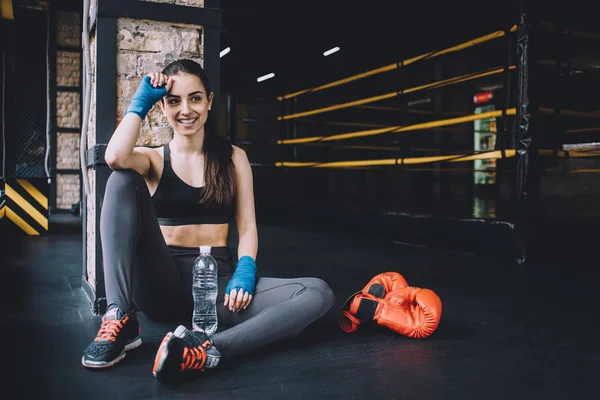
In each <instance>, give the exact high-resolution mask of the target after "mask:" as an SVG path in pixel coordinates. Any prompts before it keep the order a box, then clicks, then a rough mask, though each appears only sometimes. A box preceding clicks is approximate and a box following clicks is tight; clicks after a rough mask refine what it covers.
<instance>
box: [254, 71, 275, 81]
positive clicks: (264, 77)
mask: <svg viewBox="0 0 600 400" xmlns="http://www.w3.org/2000/svg"><path fill="white" fill-rule="evenodd" d="M274 76H275V74H274V73H272V72H271V73H270V74H266V75H263V76H259V77H258V78H256V82H262V81H266V80H267V79H271V78H272V77H274Z"/></svg>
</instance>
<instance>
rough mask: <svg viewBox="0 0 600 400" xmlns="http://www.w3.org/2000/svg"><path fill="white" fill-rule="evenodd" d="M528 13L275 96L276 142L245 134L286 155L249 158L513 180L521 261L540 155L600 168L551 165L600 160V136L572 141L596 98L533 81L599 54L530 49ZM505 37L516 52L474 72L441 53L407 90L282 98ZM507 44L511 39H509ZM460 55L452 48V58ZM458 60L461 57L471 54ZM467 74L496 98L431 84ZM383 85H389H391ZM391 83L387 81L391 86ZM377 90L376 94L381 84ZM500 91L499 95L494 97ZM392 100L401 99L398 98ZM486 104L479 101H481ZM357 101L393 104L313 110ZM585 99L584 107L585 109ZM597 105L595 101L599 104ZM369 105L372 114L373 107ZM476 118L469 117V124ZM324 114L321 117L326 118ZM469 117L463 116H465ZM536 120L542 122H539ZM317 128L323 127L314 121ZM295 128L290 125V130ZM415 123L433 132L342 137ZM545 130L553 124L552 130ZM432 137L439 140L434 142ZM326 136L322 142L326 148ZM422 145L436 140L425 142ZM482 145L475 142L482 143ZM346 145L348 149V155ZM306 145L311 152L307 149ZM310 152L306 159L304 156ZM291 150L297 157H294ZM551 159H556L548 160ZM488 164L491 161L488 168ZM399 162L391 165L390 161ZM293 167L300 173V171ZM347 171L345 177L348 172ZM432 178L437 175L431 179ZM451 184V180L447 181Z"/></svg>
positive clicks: (580, 66)
mask: <svg viewBox="0 0 600 400" xmlns="http://www.w3.org/2000/svg"><path fill="white" fill-rule="evenodd" d="M520 16H521V18H520V21H519V23H518V24H517V25H513V26H512V27H511V28H510V29H507V30H502V31H500V30H498V31H495V32H492V33H490V34H488V35H484V36H480V37H477V38H475V39H472V40H470V41H467V42H464V43H462V44H458V45H456V46H453V47H449V48H446V49H443V50H439V51H429V52H426V53H424V54H421V55H418V56H415V57H411V58H406V59H405V60H403V61H400V62H397V63H393V64H390V65H386V66H383V67H380V68H376V69H372V70H370V71H366V72H363V73H361V74H356V75H353V76H349V77H346V78H343V79H338V80H335V81H333V82H329V83H326V84H323V85H320V86H315V87H313V88H309V89H304V90H300V91H296V92H293V93H289V94H285V95H283V96H279V97H277V98H276V99H277V101H278V102H279V103H282V105H285V107H281V112H280V114H279V115H278V116H276V114H275V113H274V114H275V115H273V114H272V117H271V119H272V120H270V121H269V122H286V121H287V123H286V124H282V128H281V129H282V131H281V133H280V135H279V136H270V137H271V138H272V139H271V141H270V142H268V143H260V142H258V141H249V142H245V143H244V144H249V145H255V144H258V145H261V144H262V145H264V144H267V145H268V146H273V147H276V148H279V149H280V150H281V152H279V154H278V155H275V157H269V159H266V162H264V163H251V165H254V166H261V167H262V166H266V167H272V168H273V167H274V168H276V169H285V168H292V169H296V170H297V169H315V168H322V169H330V170H335V169H338V170H340V169H352V170H378V169H386V168H396V169H397V170H398V171H403V172H402V173H404V172H414V171H429V172H434V173H435V174H434V175H432V176H431V177H427V178H426V179H434V180H435V179H453V180H454V179H469V180H471V184H473V179H475V180H476V183H475V185H478V184H488V183H491V184H495V185H504V184H507V185H508V186H510V187H511V188H512V191H513V194H512V195H511V197H510V198H508V197H507V195H506V194H498V193H496V194H495V196H497V198H496V201H500V200H499V199H500V198H501V197H505V198H506V200H507V201H510V202H511V203H515V204H514V205H515V208H514V209H513V210H512V211H511V212H510V215H509V214H507V216H508V218H510V219H511V221H513V222H514V223H515V226H517V225H519V228H518V229H517V228H515V236H516V237H518V238H517V239H516V241H517V242H518V243H519V245H518V247H519V250H518V251H517V253H518V255H517V260H518V261H519V262H523V261H524V260H525V255H524V254H525V253H524V248H525V246H524V243H525V240H524V235H525V234H526V231H527V226H528V224H529V221H530V220H529V217H528V212H529V208H528V207H529V204H530V200H534V196H535V194H534V191H535V185H536V182H537V180H536V179H539V174H540V172H539V171H538V170H537V169H538V165H539V166H541V168H542V169H543V170H544V171H547V172H559V173H560V172H562V173H572V174H597V173H600V168H594V167H593V166H590V168H586V167H585V166H582V164H581V163H573V164H571V163H568V162H562V161H561V162H560V164H558V165H562V164H564V165H565V166H576V167H577V168H574V169H571V170H566V169H565V168H562V169H561V168H551V166H555V165H557V162H558V161H555V160H568V159H575V158H582V159H584V158H585V159H591V160H593V159H597V158H600V144H595V146H596V147H595V148H594V146H592V148H591V149H583V148H577V147H575V146H576V145H575V144H570V143H566V142H569V141H571V142H575V141H593V139H588V138H587V137H586V136H585V133H587V132H597V131H600V127H595V126H593V125H592V124H587V123H586V119H588V118H589V119H597V118H599V117H600V112H599V111H594V110H592V111H589V110H585V108H588V105H587V104H583V107H581V106H580V103H579V102H574V103H570V102H569V103H566V102H565V101H563V99H562V98H558V97H557V98H555V96H554V93H552V96H548V97H545V96H543V95H542V94H541V93H542V91H536V90H534V89H538V88H545V87H543V86H540V87H538V86H536V85H537V84H538V83H540V84H541V83H542V78H544V77H546V76H547V75H549V76H553V75H554V74H555V72H554V71H555V70H556V71H557V72H558V73H559V75H560V76H561V77H562V76H571V75H572V76H584V77H587V76H588V75H584V74H583V73H584V72H586V73H587V72H600V68H596V67H595V66H594V64H593V60H592V61H587V60H586V59H585V58H573V57H571V59H568V56H565V57H563V58H561V57H560V56H557V57H556V59H555V57H554V52H552V51H550V53H551V54H552V55H546V56H545V57H544V56H543V55H542V54H541V53H542V52H540V53H537V52H536V51H537V50H538V49H540V50H541V49H544V47H543V46H539V47H537V46H535V48H534V50H533V51H532V50H531V47H532V46H531V43H530V38H531V37H532V29H533V28H532V27H533V24H531V23H530V22H531V21H530V19H529V17H527V18H526V17H525V16H526V13H525V12H523V9H522V11H521V15H520ZM546 28H547V26H546ZM538 30H539V29H538ZM555 31H556V32H558V33H560V34H561V35H570V36H575V37H579V38H583V39H593V40H598V39H600V35H596V34H590V33H588V32H581V31H573V30H566V29H555ZM513 34H514V35H513ZM552 36H554V35H552ZM502 37H504V38H505V40H506V51H507V53H508V54H507V56H506V57H503V58H504V60H502V61H500V62H494V61H493V60H492V59H488V58H485V59H484V58H482V59H480V60H479V62H477V63H476V64H477V67H474V66H473V67H466V68H469V69H473V70H475V71H474V72H469V73H466V74H465V73H464V70H465V69H466V68H465V67H460V68H465V69H463V70H462V71H460V69H458V68H454V67H453V66H452V64H451V65H449V67H450V68H449V69H447V70H445V69H443V70H442V69H438V68H445V66H446V64H445V62H446V59H441V58H438V60H439V64H438V61H435V65H433V66H432V67H433V68H435V69H434V71H435V72H433V73H434V75H435V78H434V79H437V80H435V81H433V82H431V81H430V82H427V76H426V74H425V75H423V76H424V77H425V81H426V83H425V84H420V85H415V86H413V87H408V88H404V89H401V90H391V91H390V92H388V93H383V94H378V95H371V96H370V97H365V98H361V99H355V100H350V101H345V100H341V101H339V100H338V101H337V104H331V103H336V101H332V100H330V101H326V102H325V104H323V103H321V107H320V108H314V107H315V101H312V103H313V106H312V107H311V106H308V107H304V108H309V109H308V110H302V108H300V110H298V107H297V103H296V102H295V101H294V102H293V104H284V101H285V100H290V99H294V100H296V99H297V98H298V97H300V96H302V95H305V94H308V93H315V92H320V91H324V90H326V89H329V88H334V87H338V86H341V85H344V84H348V83H351V82H355V81H358V80H362V79H365V78H368V77H372V76H374V75H378V74H383V73H385V72H389V71H394V70H399V69H404V67H406V66H409V65H416V64H417V63H418V62H419V61H425V60H428V59H433V58H436V57H439V56H442V55H444V54H449V53H454V52H458V51H461V50H464V49H469V48H472V47H475V46H477V45H479V44H482V43H486V42H492V41H494V40H495V39H498V38H502ZM503 43H504V42H503ZM501 45H502V43H501ZM561 45H562V43H561ZM502 48H504V46H503V45H502ZM498 49H500V47H498ZM498 49H497V48H496V46H495V45H494V47H493V48H492V49H491V51H492V52H493V53H494V54H499V55H501V56H502V55H504V52H503V50H498ZM552 49H553V48H552ZM565 49H567V50H569V48H567V47H565ZM482 51H483V52H487V51H488V50H485V49H484V50H482ZM486 54H487V53H486ZM566 54H573V52H572V51H571V52H567V53H566ZM465 57H467V59H468V58H469V57H470V56H469V55H467V56H465ZM467 59H463V60H467ZM452 60H453V58H452V59H451V60H450V61H452ZM465 62H466V61H465ZM419 65H421V64H419ZM460 65H461V66H462V65H463V64H460ZM473 65H475V64H473ZM428 68H429V67H428ZM467 70H468V69H467ZM427 71H428V70H427ZM442 71H444V72H442ZM445 71H448V72H451V73H452V71H460V72H459V73H458V74H456V72H454V75H457V76H453V77H450V78H446V77H445V76H443V75H441V74H442V73H446V72H445ZM538 72H539V73H538ZM461 73H463V74H461ZM580 74H582V75H580ZM532 76H533V77H534V78H535V79H533V80H534V81H535V82H534V83H535V84H536V85H532V83H531V81H532ZM420 77H421V73H420V72H419V78H420ZM442 77H443V79H442ZM486 78H490V79H486ZM576 79H581V78H576ZM586 79H587V78H586ZM476 80H485V81H484V82H482V83H479V82H477V83H474V82H475V81H476ZM578 82H580V81H578ZM419 83H420V82H419ZM461 83H468V84H467V85H465V87H466V92H467V93H468V92H470V91H478V92H479V93H478V95H479V94H482V93H481V92H484V91H489V93H493V97H494V100H492V98H491V97H490V99H488V100H484V101H483V102H481V101H478V100H477V99H475V100H473V104H475V105H476V106H475V110H474V111H472V110H473V106H469V105H468V103H466V104H464V103H462V102H459V103H456V104H455V103H453V108H454V106H455V107H456V108H455V109H457V110H464V111H443V110H441V109H440V108H442V100H441V98H442V96H443V98H444V99H445V98H446V96H445V93H446V91H443V93H442V94H436V95H437V96H439V97H434V96H433V92H434V91H435V90H436V89H438V88H439V89H441V88H449V87H450V86H452V85H455V84H461ZM413 84H414V83H413ZM394 86H396V83H394ZM383 87H385V85H384V86H383ZM393 89H397V87H394V88H393ZM548 89H550V88H548ZM457 90H458V91H461V92H460V93H461V94H462V93H463V92H462V90H463V89H462V88H459V89H457ZM557 90H558V89H557ZM383 91H385V89H384V90H383ZM418 93H421V94H420V96H423V97H427V98H426V99H425V100H424V101H425V102H427V103H428V104H429V105H428V106H426V107H419V108H409V107H412V106H409V105H408V104H407V103H408V101H407V99H402V100H400V101H398V102H397V103H396V102H387V101H388V100H391V99H397V98H400V97H404V96H405V95H406V97H408V98H409V99H408V100H410V97H412V96H409V95H412V94H418ZM476 93H477V92H476ZM369 94H371V93H369ZM374 94H377V92H375V93H374ZM536 94H540V96H539V97H536ZM418 96H419V95H418ZM418 96H414V97H418ZM452 96H454V95H452ZM467 96H468V94H467ZM497 96H498V98H497V99H496V97H497ZM313 100H315V99H313ZM544 101H545V102H547V104H541V103H542V102H544ZM422 102H423V101H421V102H420V103H417V104H422ZM327 103H329V104H327ZM376 103H383V104H376ZM394 103H396V104H399V105H396V106H394ZM548 103H549V104H548ZM306 104H309V103H306ZM480 104H481V106H479V105H480ZM317 107H318V106H317ZM350 108H354V109H355V110H358V109H361V110H374V111H386V112H390V113H389V114H385V115H384V116H383V117H381V118H379V117H375V118H376V121H375V122H380V123H367V122H363V121H361V122H340V121H331V119H333V118H327V119H329V121H324V120H323V119H325V118H326V117H325V118H310V117H313V116H317V115H320V116H322V115H323V114H325V113H328V112H334V111H338V110H346V109H350ZM420 108H427V109H420ZM582 108H583V110H581V109H582ZM591 108H592V109H593V108H596V107H591ZM578 109H579V110H578ZM580 110H581V111H580ZM346 115H349V116H352V117H353V118H352V119H359V117H360V119H363V120H364V119H365V118H363V117H362V115H363V114H359V113H358V112H356V113H348V114H346V113H343V114H340V116H338V118H339V119H343V116H346ZM365 115H368V116H370V115H371V114H370V113H369V114H365ZM547 116H550V117H551V118H552V117H564V118H566V120H565V121H568V122H562V120H561V123H560V124H556V123H555V122H554V121H553V120H551V118H546V117H547ZM307 117H309V118H307ZM542 117H543V119H542ZM432 118H439V119H436V120H433V121H432V120H430V119H432ZM275 119H276V120H275ZM349 119H350V118H349ZM422 120H426V121H422ZM476 121H483V123H484V124H487V121H489V123H490V127H489V129H488V128H481V129H478V127H477V125H474V124H472V123H473V122H476ZM382 122H383V123H382ZM311 123H314V124H315V125H308V124H311ZM469 123H471V124H470V125H468V124H469ZM492 123H493V124H494V127H493V128H492V126H491V124H492ZM538 123H539V126H538ZM304 124H307V125H304ZM316 124H320V125H323V126H318V125H316ZM461 124H463V125H462V126H460V125H461ZM325 125H329V126H340V127H351V128H350V129H348V130H350V131H349V132H343V130H344V128H342V129H341V130H342V132H341V133H339V131H338V132H335V128H331V127H325ZM473 125H474V126H473ZM569 125H570V126H569ZM586 125H588V126H586ZM589 125H591V126H589ZM594 125H596V124H594ZM532 126H533V127H534V128H532ZM463 127H464V129H463ZM313 128H315V129H314V130H313ZM569 128H570V129H569ZM290 129H292V130H291V131H290ZM353 129H354V130H353ZM332 131H333V132H332ZM417 131H421V132H424V131H429V132H427V134H425V135H421V134H420V135H416V136H412V135H410V136H407V135H398V136H393V137H386V139H385V140H381V141H379V143H377V142H376V141H374V142H373V144H369V141H367V140H365V141H358V142H355V143H352V142H350V143H348V142H345V143H346V144H343V143H344V141H348V140H353V139H360V138H365V139H366V138H375V137H382V135H386V134H399V133H409V132H417ZM534 131H535V133H534ZM545 131H548V132H547V133H545ZM558 131H560V135H563V136H557V137H556V139H551V138H550V136H552V135H554V134H555V132H558ZM444 132H460V133H459V135H458V136H455V135H453V134H450V135H445V134H444ZM430 133H431V134H433V136H430ZM475 133H484V134H489V135H490V137H491V139H490V138H487V139H486V142H483V141H482V142H481V145H479V143H480V142H477V144H476V145H475V147H474V148H473V149H470V150H464V147H468V146H469V145H468V143H469V140H470V139H469V138H468V137H466V136H463V135H462V134H467V135H473V134H475ZM564 134H569V135H571V136H569V138H568V139H566V138H565V136H564ZM578 134H581V136H576V135H578ZM290 136H291V138H290ZM288 138H289V139H288ZM455 138H456V139H455ZM548 138H550V139H551V143H545V141H546V140H548ZM277 139H279V140H277ZM474 140H483V139H478V138H477V137H476V138H475V139H474ZM386 143H387V144H386ZM430 143H431V146H429V144H430ZM289 145H292V146H289ZM590 145H591V144H590ZM285 146H288V147H287V148H288V149H290V152H289V153H288V151H287V150H285V151H284V150H283V149H286V147H285ZM310 146H315V147H316V148H315V151H316V153H314V155H311V154H313V153H312V150H311V152H310V153H307V152H306V151H305V150H302V149H303V148H307V147H310ZM319 146H321V147H322V148H323V149H322V150H321V149H318V147H319ZM424 146H429V147H427V148H424ZM440 147H445V148H440ZM329 149H331V150H329ZM338 149H350V150H365V151H385V152H388V153H379V154H381V155H383V157H382V158H380V159H376V158H377V156H373V155H370V156H365V157H357V156H356V155H358V154H361V153H356V155H355V154H354V152H350V153H342V152H340V153H338ZM474 149H477V150H475V151H474ZM480 149H481V150H480ZM342 154H346V156H344V155H342ZM303 155H305V156H309V157H307V158H304V157H303ZM303 158H304V160H306V161H302V159H303ZM357 158H363V159H357ZM286 159H288V160H290V161H287V160H286ZM476 160H498V162H497V163H494V162H492V163H483V164H482V166H481V167H478V163H473V161H476ZM500 160H505V161H500ZM545 160H549V161H548V162H547V161H545ZM538 162H539V164H538ZM593 162H594V161H592V163H593ZM461 163H462V164H463V165H461ZM469 163H471V164H469ZM485 165H490V166H493V167H488V168H486V167H485ZM533 165H535V167H533ZM396 169H391V170H390V171H392V170H396ZM440 172H444V174H439V173H440ZM474 172H479V173H485V174H489V176H490V177H492V178H491V180H489V181H488V178H487V177H486V178H485V179H483V178H481V174H479V175H477V176H475V174H472V173H474ZM299 174H300V175H298V177H299V179H301V180H300V182H302V179H305V178H304V177H305V175H304V173H299ZM507 174H508V175H507ZM290 176H291V175H290ZM293 176H294V177H295V176H296V175H293ZM335 176H337V175H335ZM335 176H334V178H335ZM341 176H342V177H343V176H345V175H341ZM377 176H379V175H377ZM384 176H386V175H384ZM330 179H331V178H330ZM335 179H338V178H335ZM339 179H342V178H339ZM377 179H379V178H377ZM411 179H412V178H411ZM484 181H485V183H484ZM411 182H412V181H411ZM427 182H429V181H428V180H427ZM498 182H500V183H498ZM445 184H446V185H447V184H448V183H445ZM385 185H387V183H385ZM513 186H514V187H513ZM494 190H495V191H497V192H499V191H500V189H499V188H498V189H494ZM488 194H489V193H488Z"/></svg>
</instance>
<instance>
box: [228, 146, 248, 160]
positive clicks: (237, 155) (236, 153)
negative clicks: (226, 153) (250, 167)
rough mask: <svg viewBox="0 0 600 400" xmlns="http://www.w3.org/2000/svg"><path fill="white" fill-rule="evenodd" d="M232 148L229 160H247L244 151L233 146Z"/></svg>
mask: <svg viewBox="0 0 600 400" xmlns="http://www.w3.org/2000/svg"><path fill="white" fill-rule="evenodd" d="M231 148H232V150H233V151H232V154H231V158H233V161H234V162H235V161H236V160H240V161H242V160H244V159H246V160H247V159H248V156H247V155H246V151H245V150H244V149H242V148H241V147H238V146H236V145H234V144H232V145H231Z"/></svg>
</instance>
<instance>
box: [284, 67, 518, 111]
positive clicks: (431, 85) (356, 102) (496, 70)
mask: <svg viewBox="0 0 600 400" xmlns="http://www.w3.org/2000/svg"><path fill="white" fill-rule="evenodd" d="M515 68H516V67H515V66H514V65H511V66H509V70H511V71H512V70H514V69H515ZM504 71H505V68H504V67H494V68H490V69H489V70H486V71H483V72H472V73H469V74H465V75H461V76H456V77H452V78H448V79H443V80H440V81H437V82H432V83H427V84H425V85H420V86H415V87H412V88H408V89H403V90H397V91H395V92H390V93H385V94H381V95H379V96H373V97H368V98H365V99H360V100H354V101H350V102H347V103H342V104H335V105H332V106H327V107H323V108H318V109H315V110H309V111H302V112H299V113H296V114H288V115H283V116H280V117H277V119H278V120H280V121H281V120H290V119H294V118H300V117H306V116H308V115H315V114H321V113H325V112H329V111H335V110H341V109H343V108H349V107H356V106H360V105H363V104H369V103H374V102H377V101H381V100H386V99H391V98H393V97H396V96H402V95H406V94H409V93H416V92H420V91H423V90H429V89H437V88H440V87H444V86H449V85H454V84H458V83H463V82H468V81H471V80H474V79H479V78H484V77H487V76H492V75H496V74H501V73H503V72H504Z"/></svg>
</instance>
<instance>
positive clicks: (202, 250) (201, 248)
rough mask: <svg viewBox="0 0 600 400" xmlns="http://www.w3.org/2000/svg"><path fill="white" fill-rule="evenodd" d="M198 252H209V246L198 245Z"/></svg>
mask: <svg viewBox="0 0 600 400" xmlns="http://www.w3.org/2000/svg"><path fill="white" fill-rule="evenodd" d="M200 253H201V254H202V253H209V254H210V246H200Z"/></svg>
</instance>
